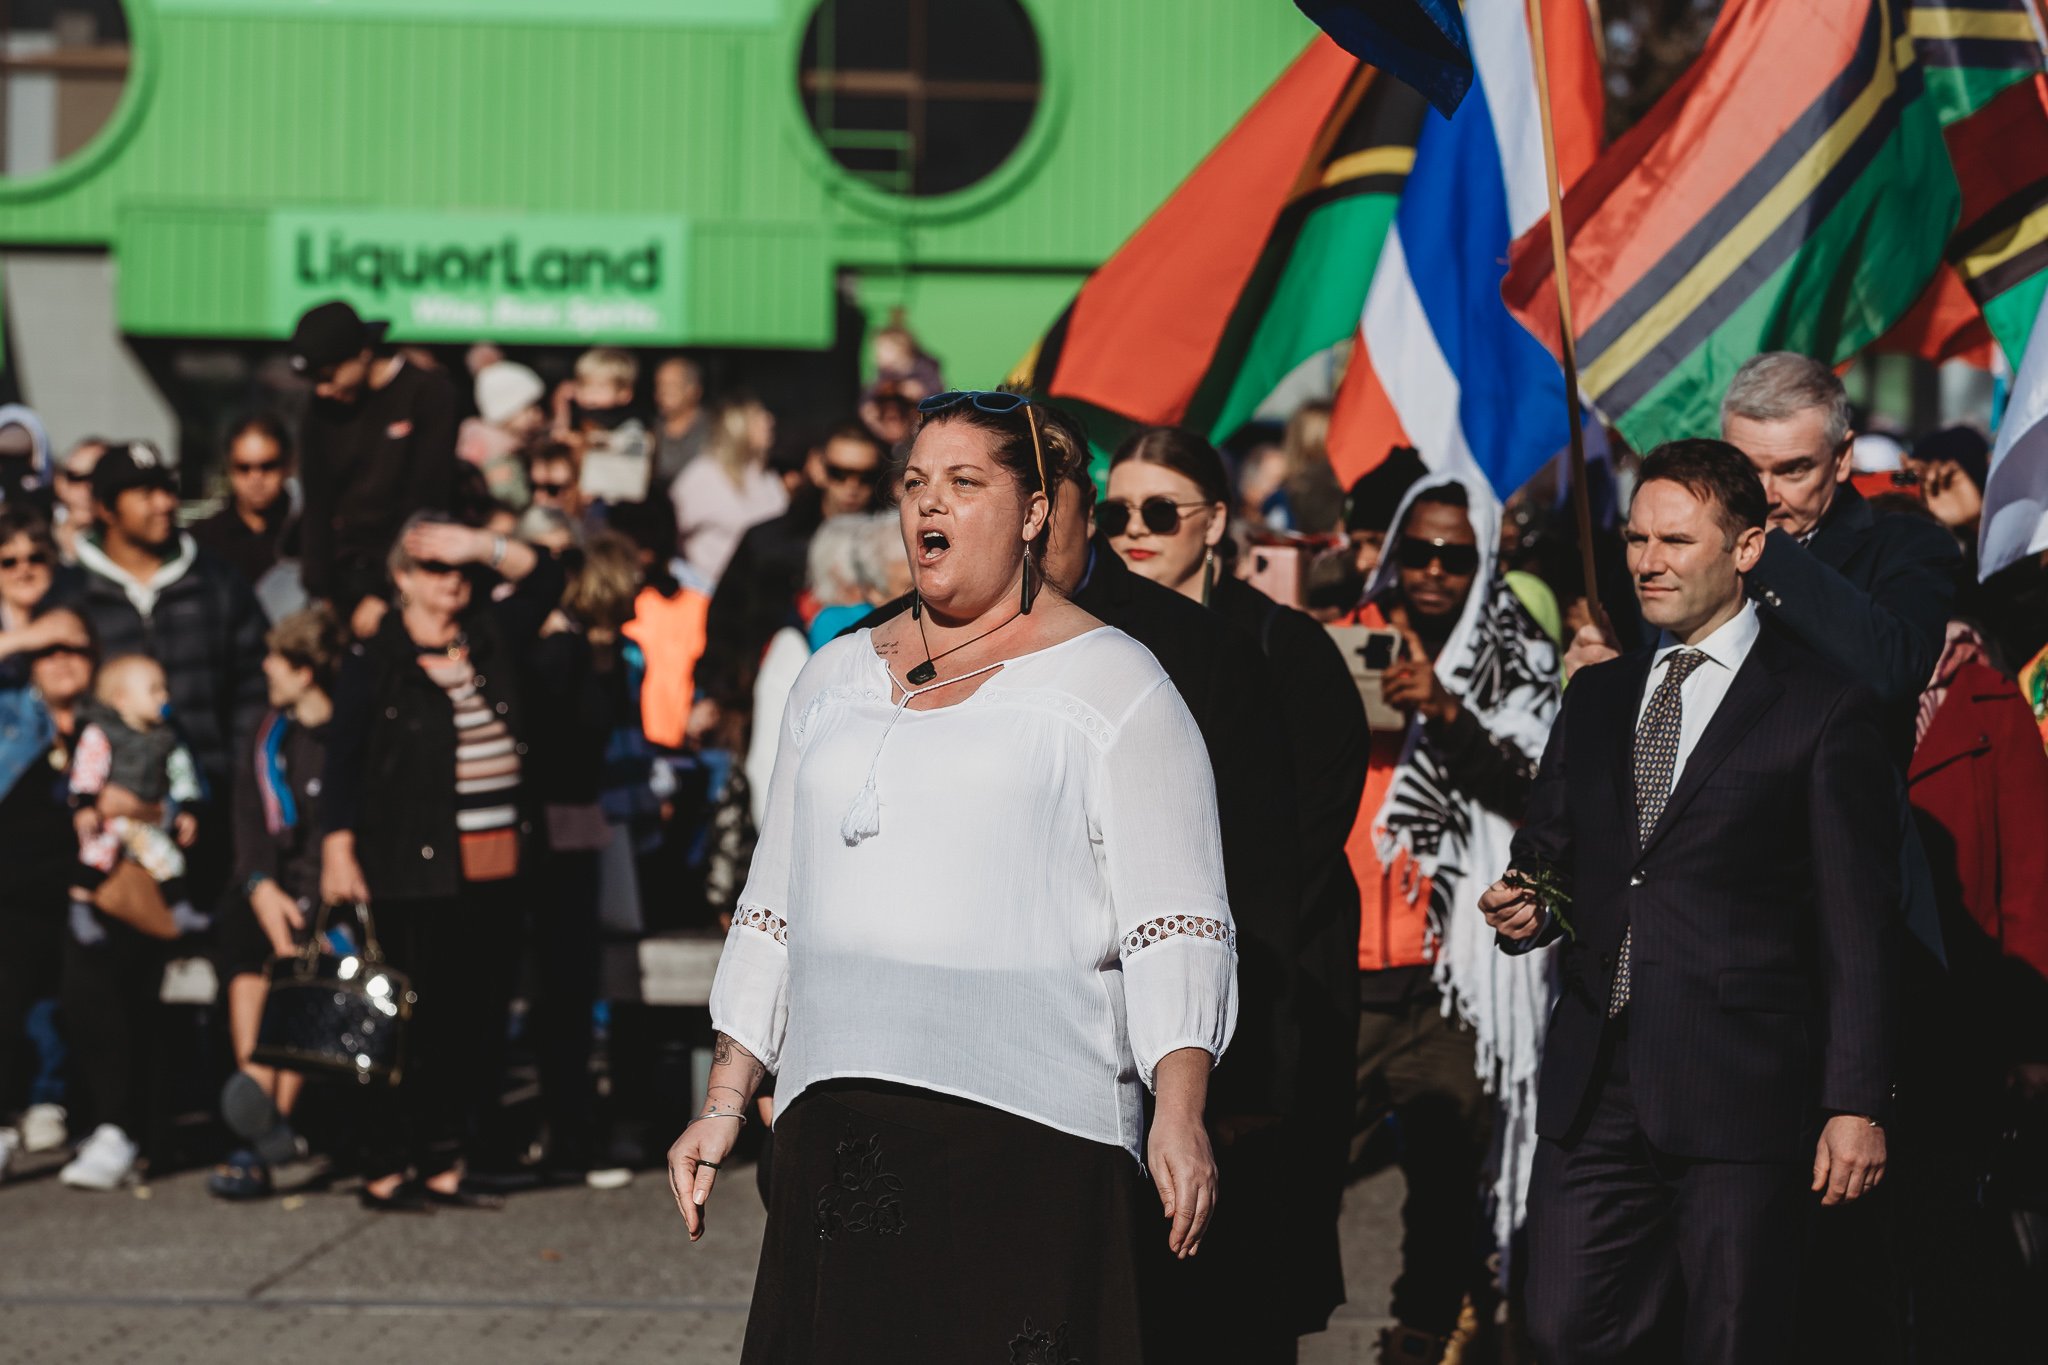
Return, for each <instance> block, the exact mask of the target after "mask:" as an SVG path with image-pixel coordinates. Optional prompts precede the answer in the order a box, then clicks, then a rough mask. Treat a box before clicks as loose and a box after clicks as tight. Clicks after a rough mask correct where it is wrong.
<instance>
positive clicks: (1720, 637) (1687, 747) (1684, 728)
mask: <svg viewBox="0 0 2048 1365" xmlns="http://www.w3.org/2000/svg"><path fill="white" fill-rule="evenodd" d="M1761 629H1762V625H1761V623H1760V621H1759V620H1758V617H1757V614H1756V603H1754V602H1747V601H1745V602H1744V603H1743V604H1742V610H1740V611H1738V612H1736V613H1735V615H1734V616H1733V617H1731V618H1730V619H1729V620H1728V621H1726V622H1724V623H1723V624H1722V626H1721V628H1720V629H1719V630H1716V631H1715V632H1714V633H1713V634H1712V635H1709V636H1708V637H1707V638H1706V639H1704V640H1702V641H1700V642H1699V643H1698V644H1696V645H1682V644H1680V643H1679V642H1678V641H1677V639H1676V638H1674V637H1673V636H1672V634H1671V632H1670V631H1668V630H1667V631H1665V632H1664V633H1663V634H1662V635H1660V636H1659V637H1658V639H1657V650H1656V653H1655V654H1654V655H1652V657H1651V659H1650V676H1649V678H1648V680H1646V681H1645V682H1644V683H1643V699H1642V701H1641V702H1640V703H1638V704H1637V706H1636V727H1637V728H1638V729H1640V728H1642V724H1643V715H1644V713H1645V712H1647V711H1648V710H1649V709H1650V698H1651V697H1652V696H1654V695H1655V694H1656V691H1657V685H1658V684H1659V683H1661V682H1663V681H1664V668H1665V665H1666V664H1668V663H1670V662H1671V656H1672V655H1674V654H1676V653H1678V652H1679V651H1680V650H1683V649H1695V650H1698V651H1699V652H1700V653H1702V654H1704V655H1706V656H1707V662H1706V663H1703V664H1701V665H1699V666H1698V667H1697V668H1695V669H1693V671H1692V674H1691V676H1689V677H1688V678H1686V680H1685V681H1684V682H1682V683H1680V684H1679V685H1678V700H1679V707H1680V711H1679V721H1678V760H1677V762H1676V763H1674V764H1673V765H1672V768H1671V781H1672V785H1674V786H1676V785H1677V783H1678V778H1679V775H1680V774H1681V773H1683V772H1684V771H1685V761H1686V760H1687V759H1688V758H1690V757H1692V751H1693V746H1694V745H1696V744H1698V743H1699V742H1700V735H1701V734H1702V733H1704V732H1705V730H1706V728H1707V722H1708V721H1710V720H1712V719H1713V718H1714V712H1715V711H1716V710H1718V709H1719V708H1720V705H1721V699H1722V698H1723V697H1725V696H1727V695H1728V688H1729V686H1730V685H1731V684H1732V683H1734V681H1735V675H1736V673H1737V672H1738V671H1739V670H1740V669H1741V668H1742V661H1743V660H1745V659H1747V658H1748V657H1749V651H1750V649H1751V647H1752V646H1754V645H1755V644H1756V637H1757V633H1758V631H1759V630H1761Z"/></svg>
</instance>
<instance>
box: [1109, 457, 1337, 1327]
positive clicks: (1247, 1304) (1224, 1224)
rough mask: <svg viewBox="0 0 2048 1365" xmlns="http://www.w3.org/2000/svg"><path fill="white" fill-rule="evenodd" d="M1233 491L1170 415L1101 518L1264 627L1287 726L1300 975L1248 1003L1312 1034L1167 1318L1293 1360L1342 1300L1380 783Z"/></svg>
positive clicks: (1121, 541)
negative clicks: (1352, 1100) (1229, 536)
mask: <svg viewBox="0 0 2048 1365" xmlns="http://www.w3.org/2000/svg"><path fill="white" fill-rule="evenodd" d="M1230 506H1231V490H1230V476H1229V474H1228V473H1227V472H1226V471H1225V469H1224V466H1223V457H1222V456H1221V455H1219V454H1218V453H1217V452H1216V449H1215V447H1214V446H1212V445H1210V444H1209V443H1208V442H1207V441H1205V440H1203V439H1202V438H1201V437H1200V436H1198V435H1196V434H1195V433H1193V432H1191V431H1185V430H1182V429H1180V428H1177V427H1158V428H1154V429H1152V430H1149V431H1143V432H1139V433H1138V434H1136V435H1134V436H1132V437H1131V438H1130V439H1128V440H1126V441H1125V442H1124V443H1123V445H1121V446H1120V447H1118V448H1117V451H1116V454H1115V455H1114V456H1113V457H1112V458H1111V461H1110V468H1109V493H1108V496H1107V497H1106V498H1105V499H1103V501H1101V502H1100V503H1098V504H1097V505H1096V509H1095V524H1096V527H1097V529H1099V530H1100V531H1101V532H1102V533H1103V534H1104V535H1105V536H1107V537H1108V538H1109V543H1110V545H1111V547H1112V548H1114V549H1115V550H1116V552H1117V554H1118V555H1119V556H1120V557H1122V558H1123V559H1124V560H1125V561H1126V562H1127V563H1128V564H1129V565H1130V567H1131V569H1132V570H1133V571H1134V572H1136V573H1139V574H1142V575H1143V576H1145V577H1147V578H1150V579H1152V580H1153V581H1154V582H1157V583H1159V584H1161V585H1163V586H1165V587H1168V588H1172V589H1174V590H1175V591H1177V592H1180V593H1182V594H1183V595H1185V596H1187V597H1190V598H1193V599H1194V600H1195V601H1198V602H1201V603H1203V604H1205V605H1207V606H1208V607H1209V608H1211V609H1212V610H1214V611H1215V612H1216V613H1217V614H1219V615H1220V616H1222V617H1223V618H1224V619H1225V620H1226V621H1228V622H1229V623H1231V624H1232V625H1233V626H1235V627H1236V628H1237V629H1238V630H1239V631H1240V632H1242V635H1243V637H1244V638H1246V639H1248V640H1251V641H1256V642H1257V647H1258V648H1259V650H1260V651H1261V652H1262V653H1263V654H1264V656H1265V661H1266V672H1267V674H1268V675H1269V677H1270V680H1271V684H1272V695H1273V697H1274V698H1275V702H1276V704H1277V706H1278V707H1279V710H1280V715H1281V723H1282V726H1283V729H1284V733H1285V735H1286V738H1287V743H1288V748H1289V751H1290V752H1289V755H1288V757H1289V760H1290V764H1291V768H1292V771H1293V773H1294V777H1295V793H1294V794H1295V805H1296V830H1297V833H1296V847H1295V851H1294V857H1295V859H1296V860H1297V866H1298V869H1299V873H1300V880H1301V886H1302V895H1301V900H1300V903H1299V906H1298V909H1297V917H1296V921H1295V923H1294V925H1293V926H1292V927H1293V934H1292V939H1293V943H1294V975H1293V978H1292V979H1291V980H1288V981H1284V982H1277V983H1275V982H1261V981H1258V980H1256V979H1254V978H1253V977H1252V976H1251V974H1250V973H1247V974H1246V980H1245V982H1244V995H1245V999H1244V1006H1243V1008H1244V1011H1245V1015H1246V1017H1247V1018H1252V1017H1257V1015H1258V1014H1259V1012H1261V1011H1263V1010H1265V1009H1268V1008H1270V1002H1269V1001H1268V1000H1265V999H1261V998H1260V996H1261V995H1262V994H1268V993H1271V992H1273V991H1275V990H1279V991H1283V992H1286V993H1287V996H1288V998H1287V999H1285V1000H1284V1001H1283V1002H1281V1003H1282V1008H1284V1009H1285V1010H1286V1011H1287V1012H1289V1013H1290V1014H1291V1015H1292V1016H1293V1017H1294V1018H1295V1019H1296V1020H1297V1021H1298V1027H1299V1031H1300V1046H1299V1055H1298V1057H1297V1058H1295V1059H1294V1071H1295V1081H1294V1086H1293V1097H1292V1099H1291V1101H1290V1102H1289V1106H1288V1112H1287V1113H1286V1114H1285V1116H1284V1117H1285V1122H1284V1123H1283V1124H1282V1125H1281V1126H1280V1127H1279V1128H1278V1129H1277V1130H1271V1131H1253V1132H1235V1133H1234V1132H1230V1131H1228V1129H1227V1127H1219V1131H1218V1138H1219V1144H1220V1145H1219V1148H1218V1152H1219V1157H1220V1158H1221V1162H1222V1167H1223V1179H1224V1182H1225V1184H1226V1186H1227V1187H1228V1188H1230V1189H1231V1190H1232V1191H1233V1192H1234V1195H1235V1197H1234V1198H1233V1199H1232V1200H1231V1201H1230V1203H1229V1204H1228V1205H1226V1207H1225V1209H1224V1211H1223V1214H1222V1221H1221V1223H1220V1224H1219V1226H1218V1228H1217V1237H1216V1239H1215V1246H1216V1250H1217V1252H1218V1253H1219V1254H1218V1255H1217V1256H1216V1257H1215V1258H1214V1259H1213V1260H1212V1262H1211V1263H1210V1264H1208V1265H1206V1266H1195V1267H1179V1268H1174V1269H1172V1270H1170V1271H1169V1273H1167V1274H1165V1275H1163V1276H1162V1277H1161V1279H1160V1281H1159V1283H1160V1286H1161V1293H1162V1298H1161V1303H1160V1307H1161V1309H1162V1310H1163V1311H1162V1312H1161V1313H1160V1315H1159V1316H1160V1317H1161V1319H1162V1320H1163V1321H1169V1322H1181V1323H1185V1324H1188V1325H1189V1330H1191V1331H1195V1332H1198V1333H1199V1334H1200V1335H1198V1336H1190V1337H1186V1338H1183V1339H1182V1340H1181V1341H1180V1342H1178V1343H1177V1345H1178V1346H1179V1348H1180V1349H1181V1351H1182V1352H1183V1354H1185V1355H1186V1356H1187V1357H1188V1358H1190V1359H1199V1358H1214V1359H1229V1360H1244V1361H1260V1362H1265V1361H1292V1360H1294V1359H1295V1338H1296V1336H1297V1335H1300V1334H1304V1333H1308V1332H1315V1331H1320V1330H1322V1328H1323V1326H1324V1323H1325V1322H1326V1321H1327V1319H1328V1316H1329V1312H1330V1310H1331V1309H1332V1308H1333V1307H1335V1306H1336V1305H1337V1304H1338V1303H1341V1302H1343V1279H1342V1271H1341V1266H1340V1265H1339V1263H1338V1260H1337V1250H1336V1223H1337V1211H1338V1204H1339V1202H1340V1201H1341V1199H1342V1196H1343V1186H1344V1164H1345V1159H1346V1156H1347V1149H1348V1142H1349V1137H1350V1122H1351V1107H1350V1104H1349V1101H1348V1096H1349V1094H1350V1090H1351V1082H1352V1044H1353V1035H1354V1032H1355V1028H1356V1021H1357V1017H1358V998H1357V987H1356V970H1355V963H1354V957H1355V953H1356V948H1357V942H1358V887H1357V885H1356V883H1354V882H1353V881H1352V879H1351V871H1350V867H1349V865H1348V864H1347V863H1346V861H1345V858H1344V839H1345V836H1346V834H1347V833H1348V832H1349V831H1350V829H1351V822H1352V820H1353V818H1354V817H1355V816H1356V815H1357V812H1358V800H1359V793H1360V791H1361V790H1362V789H1363V786H1364V782H1365V761H1366V745H1367V733H1366V727H1365V716H1364V712H1363V709H1362V708H1361V707H1360V705H1359V702H1358V690H1357V688H1356V687H1355V686H1354V685H1353V683H1352V681H1351V674H1350V672H1349V670H1348V669H1347V668H1346V666H1345V663H1344V660H1343V657H1342V656H1341V655H1340V654H1339V653H1338V652H1337V647H1336V645H1335V643H1334V642H1332V640H1331V639H1330V636H1329V633H1328V632H1327V631H1325V630H1324V629H1323V628H1322V627H1321V626H1320V625H1318V624H1317V623H1316V622H1315V621H1314V620H1312V619H1311V618H1310V617H1308V616H1307V615H1305V614H1304V613H1302V612H1299V611H1295V610H1294V609H1292V608H1290V607H1285V606H1282V605H1281V604H1279V603H1278V602H1275V601H1274V600H1273V599H1272V598H1270V597H1267V596H1266V595H1265V594H1264V593H1262V592H1260V591H1259V590H1258V589H1257V588H1254V587H1252V586H1251V585H1250V584H1249V583H1246V582H1244V581H1243V580H1242V579H1240V578H1238V577H1237V576H1236V575H1235V574H1233V573H1231V572H1230V571H1229V568H1228V566H1227V564H1225V563H1224V562H1223V559H1222V555H1221V554H1219V550H1227V549H1228V546H1227V544H1226V543H1225V540H1224V533H1225V530H1226V529H1227V526H1228V522H1229V509H1230ZM1214 1117H1215V1116H1212V1121H1213V1120H1214ZM1222 1295H1228V1296H1229V1298H1230V1301H1231V1302H1232V1303H1233V1305H1235V1306H1234V1308H1233V1316H1232V1321H1231V1323H1230V1324H1229V1325H1228V1326H1223V1325H1220V1324H1217V1323H1215V1322H1213V1321H1212V1320H1211V1318H1210V1315H1208V1314H1206V1313H1203V1312H1202V1311H1201V1306H1202V1305H1203V1304H1204V1303H1214V1302H1216V1301H1217V1299H1218V1296H1222ZM1219 1332H1220V1333H1223V1334H1224V1335H1223V1336H1222V1337H1220V1338H1219V1336H1218V1333H1219ZM1221 1348H1227V1349H1221ZM1212 1353H1213V1354H1212Z"/></svg>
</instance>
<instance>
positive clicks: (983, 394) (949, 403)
mask: <svg viewBox="0 0 2048 1365" xmlns="http://www.w3.org/2000/svg"><path fill="white" fill-rule="evenodd" d="M962 403H972V404H973V405H974V406H975V407H977V408H979V409H980V410H981V411H983V412H991V413H995V414H996V415H997V416H1003V415H1006V414H1008V413H1012V412H1015V411H1017V409H1019V408H1022V409H1024V417H1025V420H1026V421H1027V422H1029V423H1030V425H1031V453H1032V455H1033V457H1034V458H1036V459H1037V461H1038V486H1039V487H1040V488H1050V487H1051V485H1050V484H1048V483H1047V482H1046V481H1045V446H1044V445H1043V444H1042V443H1041V442H1040V441H1039V438H1038V419H1037V418H1036V417H1034V416H1032V414H1031V409H1032V408H1033V407H1035V406H1036V404H1034V403H1033V402H1032V401H1031V400H1030V399H1029V398H1027V397H1026V396H1024V395H1023V394H1021V393H1005V392H1003V391H1001V390H999V389H948V390H946V391H945V392H944V393H935V394H933V395H932V396H931V397H929V398H927V399H925V400H924V401H923V402H921V403H919V404H918V405H917V411H918V415H919V416H922V417H930V416H931V415H932V414H933V413H936V412H944V411H945V410H946V409H948V408H957V407H959V406H960V405H961V404H962Z"/></svg>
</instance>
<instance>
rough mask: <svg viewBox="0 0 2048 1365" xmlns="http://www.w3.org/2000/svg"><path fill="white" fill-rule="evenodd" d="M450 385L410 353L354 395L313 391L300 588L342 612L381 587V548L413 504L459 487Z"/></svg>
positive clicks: (432, 504)
mask: <svg viewBox="0 0 2048 1365" xmlns="http://www.w3.org/2000/svg"><path fill="white" fill-rule="evenodd" d="M455 473H456V460H455V386H454V384H453V383H451V382H450V381H449V378H448V376H447V375H445V374H443V373H441V372H440V371H439V370H424V369H421V368H420V367H419V366H417V365H414V364H413V363H411V362H410V361H408V362H406V364H404V365H403V366H401V367H400V368H399V371H398V373H397V374H396V375H394V376H393V377H392V380H391V382H390V383H388V384H386V385H385V386H384V387H383V388H381V389H368V390H366V391H365V392H364V393H363V395H362V397H361V398H360V399H358V400H357V401H356V402H354V403H330V402H326V401H324V400H320V399H316V400H314V402H313V405H312V407H311V408H309V409H308V410H307V412H306V420H305V424H304V426H303V427H302V428H301V431H300V435H299V479H300V482H301V483H302V484H303V486H304V488H305V494H306V510H305V514H304V517H303V520H302V528H301V532H300V534H301V536H302V542H301V550H302V559H303V563H304V573H305V581H306V591H307V592H308V593H310V594H312V595H313V596H314V597H317V598H322V599H325V600H327V601H331V602H333V603H334V604H335V606H336V607H337V608H339V609H340V611H341V613H342V615H343V617H344V618H345V617H347V615H348V614H349V613H350V612H351V611H353V610H354V609H355V605H356V603H357V602H359V601H361V600H362V599H363V598H364V597H366V596H372V595H374V594H377V593H379V592H381V591H382V590H383V586H384V556H385V554H386V552H387V551H389V550H390V548H391V542H392V541H393V540H395V539H396V538H397V536H398V528H399V527H400V526H402V525H404V524H405V519H406V518H407V517H409V516H411V515H412V514H413V513H414V512H418V511H421V510H425V509H433V510H439V511H445V510H446V509H447V507H448V504H449V500H450V499H451V498H452V497H453V496H454V492H455Z"/></svg>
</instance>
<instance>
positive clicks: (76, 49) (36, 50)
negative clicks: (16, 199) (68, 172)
mask: <svg viewBox="0 0 2048 1365" xmlns="http://www.w3.org/2000/svg"><path fill="white" fill-rule="evenodd" d="M129 67H130V57H129V40H128V16H127V15H126V14H124V13H123V12H122V10H121V5H120V0H16V2H15V3H13V4H0V111H4V113H0V178H5V179H10V180H20V179H24V178H26V177H29V176H36V175H41V174H43V173H44V172H46V171H52V170H55V169H57V168H58V167H59V166H61V165H62V164H63V163H64V162H65V161H66V160H68V159H69V158H70V157H72V156H74V155H76V154H77V153H78V152H80V151H81V150H83V149H84V148H85V147H86V146H87V144H89V143H90V142H91V141H92V140H93V138H94V137H95V136H97V135H98V133H99V131H100V129H102V128H104V127H106V125H107V121H108V120H109V119H111V118H112V117H113V116H114V108H115V106H116V105H118V104H119V103H120V101H121V90H122V88H123V87H124V86H125V85H126V84H127V82H128V74H129Z"/></svg>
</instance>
